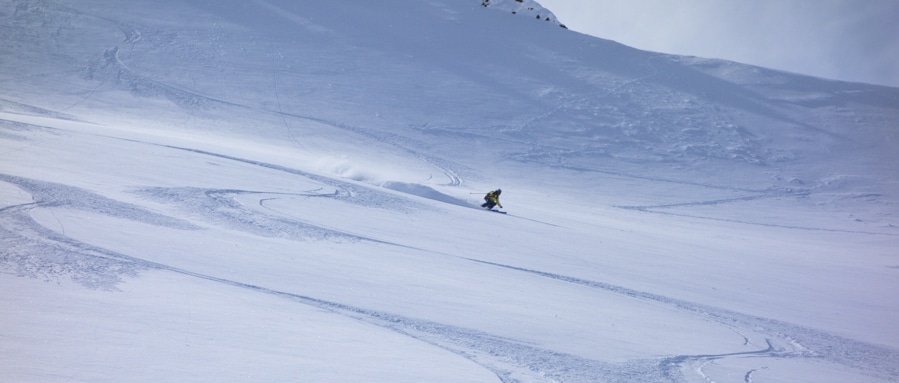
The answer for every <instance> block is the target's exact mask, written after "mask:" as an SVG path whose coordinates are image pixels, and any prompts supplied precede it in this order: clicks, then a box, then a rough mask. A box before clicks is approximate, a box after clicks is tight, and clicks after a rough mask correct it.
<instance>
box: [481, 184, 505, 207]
mask: <svg viewBox="0 0 899 383" xmlns="http://www.w3.org/2000/svg"><path fill="white" fill-rule="evenodd" d="M500 193H502V190H500V189H496V190H494V191H491V192H489V193H487V195H486V196H484V199H485V200H487V201H490V202H493V203H495V204H496V206H499V207H500V209H502V207H503V204H501V203H499V195H500Z"/></svg>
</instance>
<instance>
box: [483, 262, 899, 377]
mask: <svg viewBox="0 0 899 383" xmlns="http://www.w3.org/2000/svg"><path fill="white" fill-rule="evenodd" d="M466 259H468V260H470V261H473V262H478V263H483V264H488V265H492V266H497V267H502V268H507V269H510V270H515V271H520V272H525V273H530V274H535V275H539V276H541V277H545V278H550V279H555V280H560V281H565V282H569V283H574V284H578V285H583V286H587V287H591V288H596V289H600V290H603V291H607V292H612V293H616V294H619V295H624V296H627V297H631V298H635V299H640V300H649V301H655V302H659V303H663V304H666V305H670V306H673V307H675V308H677V309H678V310H681V311H685V312H689V313H692V314H695V315H697V316H699V317H702V318H707V319H709V320H712V321H715V322H718V323H721V324H723V325H725V326H728V327H731V328H737V329H752V330H753V331H755V332H763V333H765V334H767V335H768V336H769V337H770V338H771V339H780V340H781V341H783V342H784V343H786V344H789V345H791V346H792V348H793V349H794V350H792V351H788V350H786V349H774V348H773V346H772V345H771V343H770V342H771V341H770V340H769V339H766V342H768V345H769V348H768V350H764V351H756V352H750V353H734V354H723V355H693V356H690V355H683V356H677V357H672V358H668V359H665V360H666V361H669V362H671V363H672V364H674V365H681V364H683V363H684V362H685V361H690V360H696V359H708V358H720V357H726V356H739V355H751V354H764V355H768V356H771V357H777V358H816V359H824V360H827V361H831V362H834V363H838V364H841V365H844V366H847V367H852V368H856V369H859V370H861V371H864V372H866V373H873V372H876V373H877V376H878V377H881V378H886V379H890V380H897V379H899V365H897V364H896V363H895V361H896V360H899V350H895V349H891V348H887V347H883V346H878V345H873V344H869V343H865V342H861V341H857V340H854V339H849V338H844V337H841V336H837V335H832V334H829V333H826V332H824V331H820V330H816V329H812V328H808V327H804V326H799V325H795V324H792V323H787V322H783V321H779V320H774V319H769V318H763V317H757V316H752V315H747V314H743V313H739V312H735V311H730V310H725V309H721V308H717V307H713V306H707V305H702V304H697V303H692V302H688V301H684V300H680V299H674V298H669V297H666V296H663V295H658V294H653V293H647V292H642V291H638V290H633V289H629V288H627V287H623V286H617V285H613V284H609V283H604V282H596V281H589V280H584V279H579V278H574V277H569V276H564V275H559V274H553V273H548V272H543V271H538V270H531V269H526V268H522V267H516V266H510V265H503V264H499V263H493V262H487V261H482V260H477V259H472V258H466ZM744 338H745V335H744Z"/></svg>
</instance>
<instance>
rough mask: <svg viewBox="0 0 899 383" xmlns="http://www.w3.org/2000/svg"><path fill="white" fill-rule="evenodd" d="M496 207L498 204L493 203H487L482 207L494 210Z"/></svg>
mask: <svg viewBox="0 0 899 383" xmlns="http://www.w3.org/2000/svg"><path fill="white" fill-rule="evenodd" d="M494 206H496V202H493V201H487V202H484V203H483V204H481V207H486V208H488V209H493V207H494Z"/></svg>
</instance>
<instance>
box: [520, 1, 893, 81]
mask: <svg viewBox="0 0 899 383" xmlns="http://www.w3.org/2000/svg"><path fill="white" fill-rule="evenodd" d="M538 1H539V2H540V3H541V4H543V5H544V6H545V7H547V8H548V9H549V10H551V11H552V12H553V13H555V14H556V16H558V18H559V20H560V21H561V22H563V23H565V24H566V25H567V26H568V27H569V28H571V29H573V30H576V31H579V32H582V33H587V34H591V35H594V36H598V37H602V38H608V39H612V40H616V41H619V42H621V43H624V44H628V45H631V46H634V47H636V48H640V49H646V50H652V51H659V52H666V53H674V54H684V55H695V56H702V57H715V58H724V59H729V60H734V61H740V62H744V63H748V64H754V65H760V66H765V67H770V68H775V69H782V70H787V71H792V72H797V73H803V74H809V75H814V76H821V77H827V78H835V79H842V80H848V81H862V82H871V83H879V84H885V85H891V86H899V65H896V63H897V62H899V23H896V20H899V2H897V1H895V0H865V1H857V0H829V1H814V0H754V1H751V2H748V1H740V2H736V1H717V0H689V1H677V2H675V1H669V0H641V1H639V2H636V1H630V0H538Z"/></svg>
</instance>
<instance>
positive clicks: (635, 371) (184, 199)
mask: <svg viewBox="0 0 899 383" xmlns="http://www.w3.org/2000/svg"><path fill="white" fill-rule="evenodd" d="M238 160H239V159H238ZM244 161H245V160H244ZM257 165H259V166H276V165H271V164H257ZM0 181H4V182H8V183H11V184H15V185H17V186H19V187H20V188H22V189H24V190H26V191H28V192H29V193H31V194H32V196H33V199H34V201H35V202H32V203H26V204H20V205H15V206H9V207H5V208H3V209H0V234H2V236H3V238H4V243H6V244H7V245H8V246H7V247H6V249H4V250H3V251H2V252H0V267H3V268H6V269H12V270H10V271H12V272H14V273H16V274H18V275H23V276H29V277H33V278H41V279H43V280H45V281H53V280H58V279H59V278H62V277H70V278H72V279H73V280H75V281H78V282H80V283H82V284H83V285H85V286H87V287H90V288H101V289H115V286H116V285H117V284H118V283H119V282H120V281H121V278H123V277H129V276H132V277H133V276H137V274H138V273H140V272H141V271H145V270H163V271H169V272H175V273H178V274H182V275H187V276H191V277H195V278H200V279H204V280H208V281H213V282H217V283H221V284H224V285H228V286H232V287H237V288H243V289H248V290H252V291H256V292H259V293H264V294H271V295H276V296H280V297H283V298H286V299H290V300H294V301H296V302H298V303H302V304H306V305H311V306H314V307H318V308H322V309H325V310H328V311H331V312H333V313H335V314H338V315H343V316H347V317H351V318H355V319H357V320H360V321H362V322H365V323H369V324H371V325H374V326H378V327H381V328H385V329H388V330H391V331H394V332H397V333H399V334H402V335H404V336H408V337H412V338H414V339H418V340H421V341H423V342H427V343H429V344H432V345H434V346H436V347H440V348H442V349H446V350H448V351H451V352H453V353H455V354H457V355H459V356H462V357H464V358H467V359H469V360H471V361H473V362H474V363H477V364H478V365H480V366H483V367H484V368H485V369H488V370H490V371H492V372H493V373H494V374H496V376H497V377H498V378H499V379H500V380H501V381H503V382H516V381H519V380H518V378H521V377H526V380H527V381H533V382H595V381H616V382H680V381H683V379H684V377H685V376H684V371H685V368H686V366H692V365H695V364H704V363H708V362H709V361H713V360H718V359H724V358H739V357H750V356H751V357H756V358H779V359H782V358H801V359H802V358H806V359H823V360H827V361H830V362H834V363H838V364H841V365H844V366H848V367H851V368H856V369H859V370H861V371H863V372H865V373H876V374H878V377H880V378H885V379H892V380H896V379H897V378H899V366H896V365H895V363H894V362H895V360H899V351H897V350H893V349H888V348H885V347H880V346H876V345H871V344H867V343H864V342H859V341H855V340H852V339H847V338H843V337H839V336H835V335H831V334H828V333H826V332H823V331H819V330H814V329H810V328H806V327H802V326H797V325H793V324H790V323H786V322H781V321H777V320H772V319H768V318H762V317H755V316H751V315H746V314H741V313H737V312H733V311H728V310H724V309H720V308H716V307H711V306H705V305H701V304H696V303H692V302H687V301H683V300H678V299H673V298H669V297H665V296H662V295H657V294H652V293H647V292H642V291H637V290H633V289H629V288H626V287H622V286H616V285H612V284H608V283H604V282H598V281H590V280H584V279H579V278H574V277H569V276H565V275H559V274H553V273H548V272H543V271H539V270H531V269H526V268H522V267H516V266H511V265H503V264H498V263H492V262H487V261H482V260H477V259H471V258H464V257H457V256H454V255H450V254H441V255H444V256H451V257H456V258H462V259H466V260H468V261H471V262H474V263H477V264H481V265H488V266H490V267H498V268H502V269H506V270H511V271H514V272H522V273H528V274H531V275H535V276H538V277H542V278H551V279H554V280H559V281H564V282H567V283H573V284H577V285H581V286H587V287H590V288H595V289H598V290H601V291H603V292H611V293H614V294H619V295H622V296H626V297H629V298H633V299H637V300H648V301H654V302H658V303H662V304H665V305H669V306H672V307H674V308H676V309H678V310H681V311H684V312H687V313H690V314H691V315H695V316H697V317H700V318H704V319H707V320H710V321H713V322H717V323H719V324H721V325H724V326H726V327H728V328H732V329H734V331H736V332H738V333H740V334H743V333H761V334H764V337H765V345H766V346H767V347H766V348H764V349H759V350H756V351H748V352H736V353H730V354H720V355H677V356H669V357H665V358H661V359H647V360H634V361H630V362H626V363H607V362H602V361H597V360H590V359H585V358H583V357H580V356H576V355H571V354H565V353H559V352H555V351H552V350H548V349H543V348H540V347H538V346H535V345H531V344H526V343H523V342H520V341H517V340H515V339H508V338H504V337H498V336H495V335H492V334H489V333H485V332H482V331H479V330H475V329H470V328H462V327H458V326H453V325H448V324H443V323H438V322H433V321H427V320H421V319H416V318H410V317H406V316H402V315H397V314H393V313H389V312H384V311H379V310H376V309H371V308H364V307H357V306H351V305H347V304H343V303H340V302H333V301H327V300H322V299H319V298H316V297H311V296H305V295H301V294H295V293H291V292H288V291H278V290H273V289H269V288H266V287H264V286H259V285H253V284H248V283H244V282H241V281H237V280H229V279H225V278H220V277H216V276H214V275H208V274H203V273H200V272H196V271H192V270H185V269H181V268H176V267H172V266H169V265H165V264H161V263H157V262H153V261H148V260H144V259H140V258H136V257H132V256H128V255H126V254H122V253H119V252H115V251H111V250H108V249H104V248H100V247H97V246H94V245H91V244H88V243H84V242H80V241H78V240H75V239H72V238H70V237H67V236H66V235H65V234H64V229H63V233H62V234H61V233H58V232H56V231H53V230H51V229H48V228H46V227H43V226H42V225H40V224H38V223H37V222H36V221H35V220H34V219H33V218H31V216H30V215H29V211H30V210H32V209H35V208H39V207H65V208H71V209H81V210H87V211H91V212H95V213H100V214H106V215H111V216H115V217H119V218H124V219H129V220H134V221H138V222H142V223H146V224H151V225H157V226H163V227H168V228H173V229H179V230H199V229H201V228H200V227H198V226H196V225H194V224H192V223H190V222H186V221H183V220H180V219H176V218H171V217H167V216H164V215H160V214H158V213H155V212H151V211H148V210H145V209H143V208H140V207H137V206H133V205H130V204H127V203H123V202H119V201H115V200H111V199H109V198H106V197H103V196H99V195H97V194H95V193H92V192H90V191H86V190H83V189H79V188H75V187H72V186H67V185H60V184H54V183H48V182H40V181H35V180H30V179H26V178H21V177H15V176H8V175H0ZM322 181H323V182H328V183H336V184H338V185H339V186H340V187H349V186H352V187H355V188H358V186H356V185H352V184H349V185H345V184H342V182H340V181H334V180H328V179H322ZM138 193H139V194H142V195H145V196H147V197H150V198H154V199H158V200H161V201H167V202H169V203H174V204H175V205H176V206H180V207H181V208H184V209H189V210H190V211H191V212H194V213H196V212H204V213H202V214H201V216H202V217H203V219H204V220H205V221H209V222H212V223H213V224H216V225H224V226H226V227H230V228H234V229H237V230H244V231H248V232H251V233H254V234H258V235H265V236H271V235H281V234H277V233H282V232H283V230H284V229H285V228H286V227H287V226H293V225H296V226H297V227H299V229H297V231H296V232H294V233H293V234H291V236H290V237H289V238H291V239H294V240H303V239H307V238H315V239H320V240H341V239H344V240H363V241H373V242H378V243H386V244H389V245H395V246H403V245H402V244H397V243H387V242H383V241H380V240H377V239H374V238H366V237H360V236H356V235H353V234H351V233H345V232H340V231H335V230H333V229H327V228H322V227H318V226H315V225H312V224H308V223H302V222H297V221H292V220H288V219H286V218H283V217H277V216H270V215H266V214H263V213H260V212H254V211H252V210H248V209H246V208H241V207H240V206H238V205H239V204H238V203H237V202H236V201H234V200H233V198H231V196H233V195H240V194H248V193H257V192H252V191H243V190H210V189H197V188H146V189H141V190H139V191H138ZM369 193H373V194H375V195H377V194H378V193H376V192H373V191H369ZM262 194H266V193H262ZM336 194H338V195H341V196H342V197H338V196H336V195H335V194H322V193H317V192H316V191H311V192H308V193H300V194H297V195H302V196H309V197H313V198H348V199H355V198H356V197H357V196H359V195H363V198H365V199H367V200H368V201H369V202H372V201H371V199H372V198H375V197H373V196H372V195H369V196H367V197H364V194H363V193H361V192H360V191H359V190H356V191H355V192H353V193H347V192H346V191H344V192H339V193H336ZM268 195H277V193H268ZM380 198H387V199H388V200H389V199H393V198H396V197H393V196H390V195H387V196H380ZM264 201H265V199H264V198H260V199H259V203H260V204H264ZM381 202H383V203H387V202H384V201H381ZM394 202H396V201H394ZM394 207H395V206H394ZM233 209H239V213H235V212H232V211H233ZM244 215H249V217H248V218H238V217H239V216H244ZM422 251H426V250H422ZM744 338H745V339H746V341H745V343H746V344H748V343H750V340H749V338H746V336H745V335H744ZM799 345H801V346H799ZM760 364H763V362H760ZM697 371H699V372H700V373H701V366H700V367H699V369H697ZM751 374H752V371H749V372H747V373H746V378H745V380H746V381H749V380H751V379H750V377H751Z"/></svg>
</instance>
